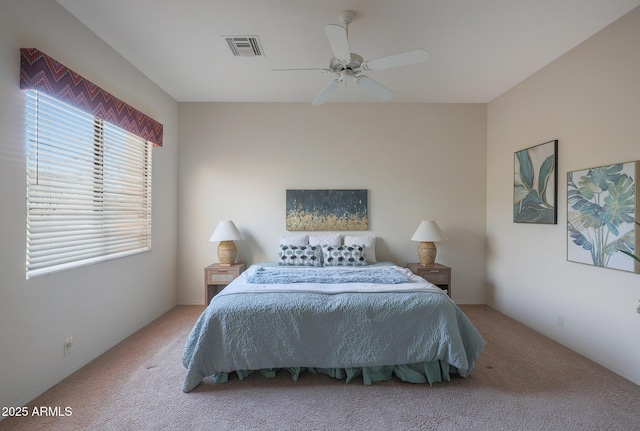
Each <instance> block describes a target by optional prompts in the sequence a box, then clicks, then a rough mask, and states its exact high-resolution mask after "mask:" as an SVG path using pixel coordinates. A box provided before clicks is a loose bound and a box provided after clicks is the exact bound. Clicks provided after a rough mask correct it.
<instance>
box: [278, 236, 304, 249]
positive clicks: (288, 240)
mask: <svg viewBox="0 0 640 431" xmlns="http://www.w3.org/2000/svg"><path fill="white" fill-rule="evenodd" d="M279 245H295V246H297V247H300V246H303V245H309V237H308V236H307V235H296V236H281V237H280V243H279Z"/></svg>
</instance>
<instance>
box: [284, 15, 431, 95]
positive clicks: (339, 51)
mask: <svg viewBox="0 0 640 431" xmlns="http://www.w3.org/2000/svg"><path fill="white" fill-rule="evenodd" d="M355 16H356V14H355V12H354V11H352V10H346V11H344V12H342V13H341V14H340V15H339V16H338V19H339V20H340V22H341V23H342V24H343V25H344V27H343V26H340V25H337V24H329V25H327V26H326V27H325V33H326V34H327V39H328V40H329V45H331V51H332V52H333V55H334V56H333V57H332V58H331V60H330V61H329V68H328V69H277V70H276V71H298V70H322V71H324V72H325V73H335V74H336V75H338V77H337V78H336V79H335V80H333V81H331V82H330V83H329V84H328V85H327V86H326V87H325V88H324V89H323V90H322V91H321V92H320V94H319V95H318V96H317V97H316V98H315V99H314V100H313V105H315V106H317V105H322V104H323V103H325V102H326V101H327V100H328V99H329V96H330V95H331V93H333V92H334V91H335V90H336V89H337V88H338V87H339V86H340V85H341V84H346V83H347V81H354V82H355V83H356V84H357V85H359V86H361V87H363V88H365V89H366V90H368V91H370V92H371V93H373V94H374V95H375V96H376V97H378V98H379V99H380V100H383V101H389V100H391V99H393V93H392V92H391V91H390V90H389V89H387V88H385V87H384V86H382V85H381V84H379V83H378V82H376V81H374V80H373V79H371V78H369V77H368V76H366V75H363V74H362V72H363V71H375V70H380V69H387V68H391V67H398V66H406V65H409V64H417V63H423V62H425V61H427V59H428V58H429V53H428V52H427V51H426V50H424V49H415V50H413V51H407V52H402V53H399V54H393V55H389V56H385V57H380V58H376V59H373V60H368V61H366V60H364V59H363V58H362V57H361V56H360V55H358V54H355V53H353V52H351V50H350V48H349V24H351V22H352V21H353V19H354V18H355Z"/></svg>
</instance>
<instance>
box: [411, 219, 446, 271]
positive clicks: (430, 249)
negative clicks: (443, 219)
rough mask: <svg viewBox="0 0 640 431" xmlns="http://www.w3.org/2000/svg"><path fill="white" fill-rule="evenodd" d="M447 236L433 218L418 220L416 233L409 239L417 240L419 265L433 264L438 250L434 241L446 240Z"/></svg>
mask: <svg viewBox="0 0 640 431" xmlns="http://www.w3.org/2000/svg"><path fill="white" fill-rule="evenodd" d="M446 240H447V237H446V235H445V234H444V233H442V231H441V230H440V227H438V224H437V223H436V222H435V221H433V220H423V221H422V222H420V225H419V226H418V229H417V230H416V233H414V234H413V236H412V237H411V241H419V242H420V244H418V258H419V259H420V266H433V264H434V263H435V262H436V254H437V252H438V250H437V248H436V245H435V242H436V241H446Z"/></svg>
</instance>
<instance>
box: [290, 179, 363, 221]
mask: <svg viewBox="0 0 640 431" xmlns="http://www.w3.org/2000/svg"><path fill="white" fill-rule="evenodd" d="M286 220H287V222H286V223H287V230H289V231H294V230H367V229H368V224H369V223H368V214H367V190H366V189H365V190H287V215H286Z"/></svg>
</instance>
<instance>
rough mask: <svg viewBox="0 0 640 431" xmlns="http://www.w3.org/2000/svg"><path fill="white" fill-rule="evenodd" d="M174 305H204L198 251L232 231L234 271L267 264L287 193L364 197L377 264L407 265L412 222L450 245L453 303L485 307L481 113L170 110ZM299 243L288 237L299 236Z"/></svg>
mask: <svg viewBox="0 0 640 431" xmlns="http://www.w3.org/2000/svg"><path fill="white" fill-rule="evenodd" d="M179 110H180V120H179V125H180V136H179V140H180V152H179V168H178V170H179V193H178V195H179V205H178V206H179V210H178V211H179V213H178V214H179V215H178V217H179V234H178V236H179V246H178V251H179V253H178V256H179V257H178V261H179V264H178V268H179V270H178V279H179V292H178V300H179V302H180V303H185V304H202V303H203V302H204V287H203V268H204V267H205V266H207V265H209V264H211V263H213V262H217V256H216V248H217V243H209V242H208V239H209V237H210V236H211V233H212V232H213V231H214V229H215V227H216V225H217V223H218V221H220V220H226V219H231V220H233V221H234V222H235V223H236V225H237V226H238V227H239V229H240V230H241V231H242V232H243V234H244V236H245V237H246V240H244V241H238V242H237V247H238V261H246V262H249V263H256V262H261V261H275V260H277V244H278V238H279V237H280V236H281V235H287V234H290V235H291V234H296V232H287V231H286V230H285V191H286V189H296V188H300V189H304V188H309V189H325V188H357V189H359V188H362V189H368V190H369V230H368V231H360V232H354V234H368V235H375V236H377V237H378V238H379V239H378V243H377V246H376V254H377V257H378V259H379V260H380V259H382V260H390V261H393V262H396V263H398V264H402V265H404V264H405V263H407V262H416V261H417V252H416V249H417V243H415V242H412V241H411V240H410V238H411V236H412V235H413V233H414V231H415V230H416V228H417V227H418V224H419V223H420V221H421V220H423V219H433V220H436V221H437V222H438V224H439V225H440V227H441V228H442V229H443V231H444V232H445V234H446V235H447V236H448V238H449V240H448V241H446V242H441V243H438V259H437V260H438V261H439V262H441V263H443V264H445V265H449V266H451V267H452V268H453V276H452V279H453V289H452V290H453V297H454V299H455V300H456V301H458V302H463V303H484V295H485V294H484V278H485V263H484V261H485V256H484V249H485V235H484V229H485V208H484V205H485V178H486V158H485V153H486V146H485V145H486V105H470V104H468V105H464V104H461V105H457V104H451V105H447V104H439V105H426V104H393V103H391V104H358V105H354V104H331V103H329V104H327V105H323V106H320V107H314V106H311V104H310V103H309V104H300V103H298V104H290V103H236V104H234V103H181V104H180V108H179ZM298 234H299V233H298Z"/></svg>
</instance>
